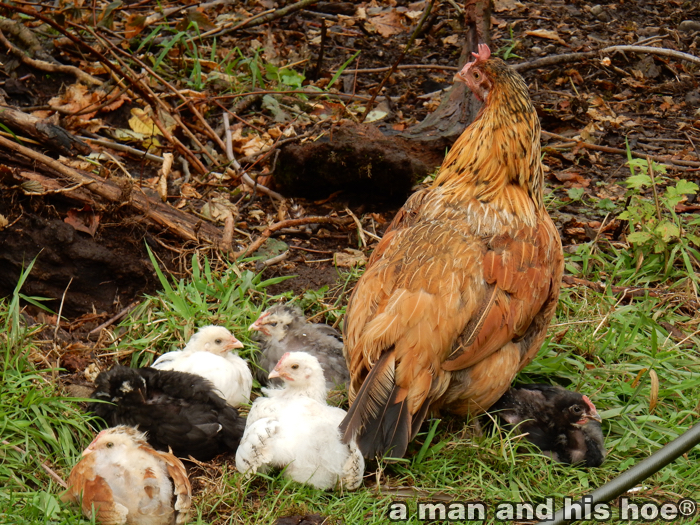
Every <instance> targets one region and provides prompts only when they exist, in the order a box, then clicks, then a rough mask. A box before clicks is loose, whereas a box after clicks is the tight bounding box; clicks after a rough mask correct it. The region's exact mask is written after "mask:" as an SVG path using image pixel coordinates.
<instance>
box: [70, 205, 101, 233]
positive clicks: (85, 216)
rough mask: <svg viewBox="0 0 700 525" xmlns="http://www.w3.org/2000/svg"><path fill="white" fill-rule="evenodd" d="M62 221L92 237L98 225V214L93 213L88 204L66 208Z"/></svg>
mask: <svg viewBox="0 0 700 525" xmlns="http://www.w3.org/2000/svg"><path fill="white" fill-rule="evenodd" d="M63 222H65V223H66V224H70V225H71V226H73V228H75V229H76V230H78V231H81V232H85V233H89V234H90V235H91V236H92V237H94V236H95V233H97V227H98V226H99V225H100V215H98V214H97V213H94V212H93V211H92V208H90V206H85V207H84V208H82V209H75V208H74V209H70V210H68V214H67V217H66V218H65V219H63Z"/></svg>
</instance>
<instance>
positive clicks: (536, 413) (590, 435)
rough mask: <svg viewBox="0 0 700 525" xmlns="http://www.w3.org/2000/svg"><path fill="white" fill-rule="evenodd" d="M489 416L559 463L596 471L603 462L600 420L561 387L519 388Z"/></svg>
mask: <svg viewBox="0 0 700 525" xmlns="http://www.w3.org/2000/svg"><path fill="white" fill-rule="evenodd" d="M489 412H491V413H493V414H494V415H496V416H497V417H498V418H499V419H501V420H502V421H504V422H505V423H506V428H508V429H510V428H513V427H516V426H517V429H516V432H518V433H527V436H525V437H526V439H527V440H528V441H529V442H530V443H532V444H533V445H535V446H537V447H538V448H539V449H540V450H542V451H543V452H544V453H545V454H547V455H549V456H550V457H551V458H552V459H554V460H555V461H558V462H560V463H570V464H575V463H583V464H584V465H585V466H587V467H598V466H600V465H601V464H602V463H603V460H604V459H605V453H606V451H605V443H604V440H603V430H602V428H601V425H600V423H601V419H600V416H599V415H598V411H597V410H596V408H595V405H593V403H592V402H591V400H590V399H588V397H587V396H584V395H581V394H579V393H578V392H571V391H570V390H566V389H564V388H562V387H560V386H552V385H520V386H517V387H513V388H510V389H508V391H507V392H506V393H505V394H504V395H503V397H501V399H499V400H498V401H497V402H496V403H494V404H493V405H492V406H491V408H490V409H489Z"/></svg>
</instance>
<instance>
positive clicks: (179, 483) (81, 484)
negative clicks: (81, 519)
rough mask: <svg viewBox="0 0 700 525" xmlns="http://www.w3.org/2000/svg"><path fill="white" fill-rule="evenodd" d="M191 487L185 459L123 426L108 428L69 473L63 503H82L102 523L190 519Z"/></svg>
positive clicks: (162, 524)
mask: <svg viewBox="0 0 700 525" xmlns="http://www.w3.org/2000/svg"><path fill="white" fill-rule="evenodd" d="M191 496H192V489H191V487H190V482H189V480H188V479H187V471H186V470H185V466H184V465H183V464H182V462H181V461H180V460H179V459H177V458H176V457H175V456H173V455H172V454H169V453H167V452H158V451H156V450H154V449H153V447H151V446H150V445H149V444H148V443H147V442H146V437H145V435H144V434H143V433H142V432H139V431H138V430H136V429H135V428H133V427H128V426H124V425H120V426H117V427H114V428H109V429H107V430H103V431H102V432H100V433H99V434H97V436H96V437H95V439H94V440H93V441H92V443H90V445H89V446H88V448H86V449H85V451H83V458H82V459H81V460H80V462H79V463H78V464H77V465H76V466H75V467H73V470H72V471H71V473H70V475H69V476H68V490H66V492H64V493H63V494H62V495H61V499H62V500H63V501H70V502H72V503H76V504H79V505H81V506H82V510H83V514H85V516H87V517H88V519H92V513H93V509H94V512H95V521H96V522H97V523H101V524H102V525H122V524H128V525H172V524H181V523H186V522H187V518H188V513H189V508H190V499H191Z"/></svg>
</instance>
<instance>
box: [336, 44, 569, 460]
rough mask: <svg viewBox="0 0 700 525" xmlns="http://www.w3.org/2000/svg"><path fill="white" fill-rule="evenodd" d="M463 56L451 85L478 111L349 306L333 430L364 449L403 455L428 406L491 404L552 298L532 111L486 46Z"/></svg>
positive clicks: (532, 351)
mask: <svg viewBox="0 0 700 525" xmlns="http://www.w3.org/2000/svg"><path fill="white" fill-rule="evenodd" d="M473 55H474V57H475V58H476V59H475V60H474V61H473V62H469V63H468V64H466V65H465V66H464V68H463V69H462V71H461V72H459V73H458V74H457V76H456V80H460V81H462V82H465V83H466V84H467V86H469V88H470V89H471V90H472V92H473V93H474V94H475V95H476V96H477V97H478V98H479V99H480V100H481V101H483V102H484V107H483V108H482V110H481V111H480V113H479V114H478V115H477V117H476V119H475V120H474V122H473V123H472V124H471V125H470V126H469V127H468V128H467V129H466V130H465V131H464V133H462V135H461V136H460V138H459V139H458V140H457V141H456V142H455V144H454V146H453V148H452V149H451V150H450V152H449V153H448V155H447V157H446V159H445V161H444V162H443V164H442V167H441V168H440V171H439V173H438V175H437V177H436V179H435V182H434V183H433V184H432V185H431V186H430V187H429V188H426V189H424V190H421V191H418V192H416V193H415V194H414V195H412V196H411V197H410V198H409V199H408V201H407V202H406V204H405V205H404V206H403V208H402V209H401V210H400V211H399V213H398V214H397V215H396V217H395V218H394V220H393V221H392V223H391V224H390V225H389V228H388V229H387V231H386V233H385V234H384V237H383V238H382V240H381V241H380V242H379V245H378V246H377V248H376V249H375V251H374V253H373V254H372V257H371V259H370V261H369V264H368V268H367V271H366V272H365V274H364V275H363V276H362V278H361V279H360V280H359V282H358V283H357V286H356V287H355V290H354V292H353V294H352V297H351V298H350V303H349V304H348V308H347V314H346V317H345V342H346V345H345V359H346V361H347V363H348V369H349V370H350V375H351V384H350V387H349V396H350V400H351V402H352V405H351V407H350V410H349V412H348V415H347V416H346V418H345V419H344V420H343V422H342V423H341V427H340V428H341V431H342V432H343V438H344V440H345V441H346V442H349V441H350V440H351V439H352V438H356V439H357V443H358V445H359V447H360V449H361V450H362V452H363V454H364V455H365V457H372V456H375V455H380V456H381V455H384V454H387V453H390V455H391V456H393V457H402V456H403V455H404V454H405V453H406V447H407V446H408V443H409V441H411V440H412V439H413V438H414V437H415V435H416V433H417V432H418V430H419V429H420V426H421V423H422V422H423V420H424V419H425V417H426V415H427V414H428V412H429V411H430V412H437V411H439V410H440V409H444V410H447V411H450V412H453V413H456V414H458V415H466V414H468V413H471V414H477V413H480V412H483V411H484V410H486V409H488V408H489V407H490V406H491V405H492V404H493V403H494V402H496V400H498V398H499V397H501V395H503V393H504V392H505V391H506V390H507V389H508V386H509V385H510V383H511V381H512V380H513V378H514V377H515V375H516V374H517V373H518V371H520V370H521V369H522V368H523V367H524V366H525V365H527V364H528V363H529V362H530V361H531V360H532V359H533V358H534V357H535V355H536V354H537V351H538V350H539V348H540V346H541V344H542V341H543V340H544V337H545V334H546V331H547V325H548V324H549V321H550V320H551V318H552V316H553V315H554V310H555V308H556V304H557V300H558V297H559V287H560V284H561V275H562V271H563V254H562V247H561V240H560V238H559V234H558V233H557V230H556V228H555V226H554V224H553V222H552V220H551V218H550V217H549V215H548V214H547V211H546V209H545V207H544V203H543V186H544V175H543V168H542V163H541V159H540V155H541V154H540V123H539V120H538V118H537V113H536V112H535V108H534V106H533V105H532V101H531V100H530V97H529V95H528V89H527V85H526V84H525V82H524V81H523V79H522V77H521V76H520V75H519V74H518V73H516V72H515V71H514V70H513V69H511V68H510V67H508V66H507V65H506V64H505V62H503V61H502V60H501V59H499V58H492V57H491V51H490V50H489V48H488V46H487V45H484V44H481V45H479V53H478V54H477V53H473ZM353 400H354V402H353Z"/></svg>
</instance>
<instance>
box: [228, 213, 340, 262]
mask: <svg viewBox="0 0 700 525" xmlns="http://www.w3.org/2000/svg"><path fill="white" fill-rule="evenodd" d="M349 221H352V219H341V218H339V217H302V218H301V219H286V220H284V221H279V222H276V223H274V224H271V225H270V226H268V227H267V228H265V231H263V232H262V233H261V234H260V237H258V238H257V239H256V240H254V241H253V242H252V243H250V244H249V245H248V246H247V247H246V248H243V249H242V250H241V251H240V252H237V253H235V254H234V258H235V259H238V258H240V257H243V256H245V255H247V254H249V253H252V252H254V251H256V250H257V249H258V248H260V247H261V246H262V245H263V244H264V243H265V241H266V240H267V239H268V237H270V235H272V234H273V233H274V232H276V231H278V230H281V229H283V228H289V227H290V226H303V225H304V224H347V223H348V222H349Z"/></svg>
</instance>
